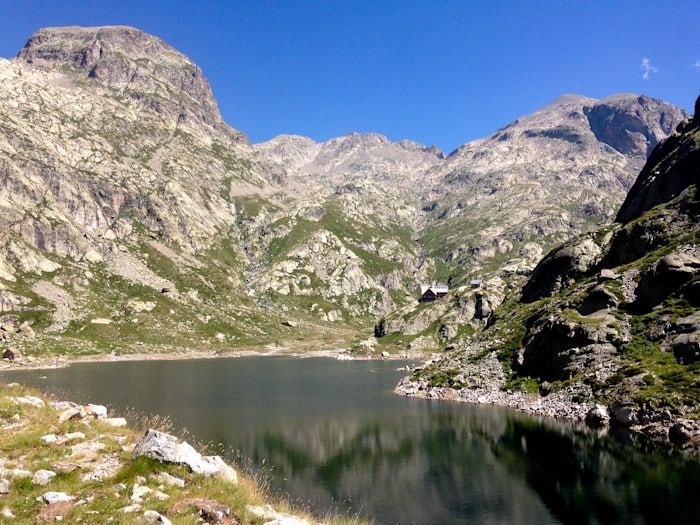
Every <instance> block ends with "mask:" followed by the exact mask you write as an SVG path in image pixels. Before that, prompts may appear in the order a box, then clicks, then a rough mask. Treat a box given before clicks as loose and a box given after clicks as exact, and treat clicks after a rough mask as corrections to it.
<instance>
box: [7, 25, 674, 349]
mask: <svg viewBox="0 0 700 525" xmlns="http://www.w3.org/2000/svg"><path fill="white" fill-rule="evenodd" d="M0 114H2V115H3V118H2V119H0V182H1V184H0V246H2V249H1V250H0V308H1V309H2V312H3V313H4V319H5V324H4V325H3V326H5V328H6V330H5V332H4V334H10V333H11V332H15V331H16V330H17V328H18V327H19V325H20V324H22V323H24V325H23V326H25V327H27V328H28V329H29V330H31V331H32V332H31V333H33V334H35V336H36V337H37V338H38V340H39V342H37V341H35V343H34V345H33V347H34V351H39V352H41V351H45V350H48V349H50V348H52V346H53V345H54V344H55V340H54V339H50V338H53V337H55V335H54V334H56V336H60V337H61V341H62V344H64V345H65V346H66V347H68V348H71V349H72V351H74V352H82V351H88V350H89V351H95V350H97V351H105V350H110V351H130V350H133V349H134V348H135V346H134V345H135V343H139V344H141V343H143V344H144V345H145V347H147V348H149V349H151V348H160V349H163V350H168V351H170V350H172V349H174V348H186V347H197V348H202V347H209V346H211V345H214V347H215V348H216V349H226V348H230V347H231V346H247V345H250V346H256V347H259V346H260V345H262V344H266V343H275V344H279V343H286V342H290V341H291V342H294V341H309V340H313V341H315V342H317V343H318V342H319V341H320V342H321V343H322V344H324V345H332V346H333V347H338V346H343V345H345V344H347V343H348V341H349V340H350V339H352V338H353V337H356V336H357V335H358V334H363V333H364V334H366V335H369V334H370V333H371V332H372V325H373V324H374V323H375V322H376V321H377V320H378V319H380V318H383V319H384V321H383V323H382V324H381V326H382V328H381V329H380V330H375V333H377V334H379V335H382V336H387V335H388V336H391V337H381V338H379V339H374V338H373V339H372V340H371V342H372V344H374V343H377V342H378V343H379V344H383V345H384V347H385V348H387V349H389V350H401V351H406V350H407V349H409V347H410V349H415V350H416V351H425V350H436V349H439V348H441V347H444V346H445V345H447V344H456V341H460V340H462V339H463V338H465V337H468V336H469V335H471V333H472V332H474V331H478V330H480V329H481V328H482V327H483V325H484V324H485V323H486V322H487V321H488V320H489V319H490V318H491V316H492V313H493V311H494V309H495V308H496V306H497V305H498V304H499V303H500V302H501V301H502V300H503V298H504V297H505V292H506V291H507V289H509V288H514V287H518V286H519V284H520V283H521V282H522V281H523V280H524V279H525V275H526V274H527V273H528V272H529V271H530V270H531V269H532V268H533V267H534V265H535V263H536V261H537V260H538V259H539V257H540V256H541V254H542V253H544V252H545V251H546V250H548V249H549V248H550V247H551V246H553V245H554V244H555V243H556V242H560V241H561V240H563V239H568V238H570V237H571V236H573V235H574V234H575V233H577V232H579V231H581V230H585V229H587V228H590V227H591V226H592V225H596V224H599V223H602V222H605V221H606V220H608V219H609V218H611V217H612V216H613V214H614V210H615V209H616V208H617V206H618V205H619V203H620V202H621V201H622V200H623V198H624V193H625V191H626V190H627V189H628V188H629V186H630V185H631V183H632V180H633V174H634V173H635V172H636V170H637V169H638V167H639V166H638V165H641V162H642V160H641V159H642V157H643V156H644V152H646V151H647V150H649V149H651V148H652V147H653V145H654V144H655V143H656V142H657V141H658V140H659V139H660V138H661V137H662V135H663V134H664V133H665V132H666V131H667V130H670V129H671V128H672V127H673V124H675V123H677V122H679V121H680V120H681V119H682V118H683V117H684V115H683V113H682V111H681V110H679V109H677V108H674V107H673V106H670V105H669V104H665V103H663V102H660V101H657V100H653V99H649V98H647V97H639V96H637V95H620V96H616V97H611V98H609V99H605V100H603V101H596V100H593V99H587V98H584V97H575V96H567V97H563V98H562V99H559V100H557V101H555V102H554V103H553V104H551V105H550V106H548V107H547V108H544V109H543V110H541V111H539V112H537V113H535V114H533V115H528V116H525V117H523V118H521V119H519V120H518V121H516V122H514V123H512V124H511V125H509V126H506V127H505V128H503V129H502V130H499V131H498V132H496V133H495V134H494V135H492V136H491V137H489V138H486V139H483V140H480V141H475V142H472V143H469V144H466V145H464V146H463V147H461V148H459V149H458V150H457V151H455V152H454V153H452V154H451V155H450V156H448V157H445V156H444V155H443V154H442V152H440V151H439V150H437V149H435V148H426V147H424V146H422V145H420V144H416V143H412V142H410V141H402V142H398V143H391V142H390V141H389V140H387V139H386V138H385V137H383V136H381V135H377V134H357V133H352V134H349V135H346V136H344V137H338V138H335V139H332V140H329V141H327V142H324V143H316V142H314V141H312V140H311V139H307V138H304V137H296V136H280V137H277V138H275V139H273V140H271V141H269V142H267V143H264V144H258V145H250V144H248V142H247V141H246V139H245V136H244V135H243V133H241V132H239V131H237V130H235V129H233V128H231V127H230V126H228V125H227V124H226V123H224V122H223V121H222V119H221V116H220V115H219V113H218V110H217V107H216V102H215V99H214V97H213V95H212V93H211V89H210V87H209V84H208V82H207V81H206V79H205V78H204V76H203V74H202V72H201V70H200V69H199V68H198V67H197V66H196V65H195V64H193V63H192V62H191V61H190V60H189V59H188V58H187V57H185V56H184V55H182V54H181V53H179V52H178V51H176V50H174V49H173V48H171V47H170V46H168V45H167V44H166V43H165V42H163V41H162V40H160V39H158V38H156V37H153V36H151V35H147V34H144V33H142V32H140V31H138V30H136V29H133V28H128V27H105V28H75V27H73V28H49V29H43V30H40V31H38V32H37V33H36V34H35V35H33V36H32V37H31V38H30V39H29V41H28V42H27V45H26V46H25V48H24V49H23V50H22V51H20V53H19V55H18V56H17V58H15V59H13V60H0ZM475 275H479V276H480V277H483V278H484V281H485V286H484V287H483V288H482V289H480V290H477V291H474V290H472V289H471V288H469V287H468V286H467V283H468V281H469V279H470V278H471V277H473V276H475ZM434 280H444V281H448V280H449V281H450V284H452V288H453V291H452V292H451V294H450V295H449V296H448V298H447V300H446V301H444V302H442V303H439V304H437V303H436V304H435V305H432V307H431V306H426V305H418V303H417V302H416V300H415V299H416V297H417V290H418V288H419V285H420V284H421V283H423V282H432V281H434ZM392 312H394V313H392ZM25 331H26V330H25ZM44 335H46V336H47V337H49V339H46V340H44V339H42V337H44ZM4 337H5V338H9V339H12V338H13V337H15V336H12V337H10V336H9V335H4ZM17 337H19V336H17ZM390 341H393V343H391V344H388V342H390ZM39 343H41V344H39ZM44 343H46V344H45V345H44ZM13 344H14V343H13ZM370 346H371V344H370ZM27 347H28V344H27Z"/></svg>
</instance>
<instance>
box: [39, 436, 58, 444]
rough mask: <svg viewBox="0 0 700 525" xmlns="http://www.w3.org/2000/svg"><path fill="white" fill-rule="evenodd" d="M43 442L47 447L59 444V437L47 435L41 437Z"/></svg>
mask: <svg viewBox="0 0 700 525" xmlns="http://www.w3.org/2000/svg"><path fill="white" fill-rule="evenodd" d="M41 442H42V443H46V444H47V445H50V444H53V443H57V442H58V436H56V434H47V435H45V436H41Z"/></svg>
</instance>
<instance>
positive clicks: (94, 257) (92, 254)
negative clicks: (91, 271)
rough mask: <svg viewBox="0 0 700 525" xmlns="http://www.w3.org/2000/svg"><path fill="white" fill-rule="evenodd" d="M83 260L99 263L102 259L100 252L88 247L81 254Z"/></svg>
mask: <svg viewBox="0 0 700 525" xmlns="http://www.w3.org/2000/svg"><path fill="white" fill-rule="evenodd" d="M83 257H84V258H85V260H86V261H87V262H90V263H93V264H96V263H101V262H102V261H103V259H102V255H100V252H98V251H97V250H94V249H89V250H88V251H86V252H85V255H83Z"/></svg>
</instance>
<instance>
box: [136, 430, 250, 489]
mask: <svg viewBox="0 0 700 525" xmlns="http://www.w3.org/2000/svg"><path fill="white" fill-rule="evenodd" d="M133 455H134V457H137V456H146V457H149V458H153V459H155V460H157V461H161V462H164V463H176V464H179V465H187V466H188V467H189V468H190V470H192V472H195V473H197V474H204V475H205V476H217V475H221V476H223V477H225V478H231V477H233V474H231V472H230V471H228V470H227V469H225V468H224V466H225V467H228V465H226V464H225V463H224V462H223V460H221V458H219V457H218V456H215V459H214V458H207V457H202V455H201V454H200V453H199V452H197V451H196V450H195V449H194V448H193V447H192V446H191V445H190V444H189V443H187V442H186V441H182V442H178V440H177V438H176V437H175V436H172V435H170V434H166V433H165V432H159V431H157V430H153V429H149V430H147V431H146V433H145V434H144V436H143V438H141V441H139V442H138V443H137V444H136V447H134V452H133ZM231 470H232V469H231ZM235 479H237V475H236V478H235Z"/></svg>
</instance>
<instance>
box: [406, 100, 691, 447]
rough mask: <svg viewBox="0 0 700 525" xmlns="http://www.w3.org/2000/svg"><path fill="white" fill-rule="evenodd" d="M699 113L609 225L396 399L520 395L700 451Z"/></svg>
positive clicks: (555, 256)
mask: <svg viewBox="0 0 700 525" xmlns="http://www.w3.org/2000/svg"><path fill="white" fill-rule="evenodd" d="M695 111H696V113H695V114H696V116H695V117H693V118H690V119H687V120H686V121H684V122H683V123H681V124H680V125H679V126H678V128H677V130H676V132H675V133H674V134H672V135H671V136H670V137H669V138H667V139H666V140H664V141H663V142H662V143H660V144H659V145H658V146H657V147H656V148H655V149H654V150H653V151H652V152H651V155H650V156H649V159H648V160H647V162H646V164H645V166H644V168H643V169H642V171H641V172H640V174H639V177H638V178H637V180H636V182H635V183H634V185H633V186H632V188H631V189H630V191H629V193H628V194H627V197H626V199H625V200H624V202H623V204H622V206H621V208H620V209H619V211H618V213H617V216H616V220H615V222H614V223H612V224H611V225H609V226H605V227H603V228H600V229H597V230H594V231H591V232H589V233H586V234H584V235H581V236H578V237H576V238H574V239H572V240H570V241H568V242H567V243H565V244H563V245H561V246H559V247H558V248H555V249H554V250H552V251H550V252H549V253H548V254H547V255H546V256H545V257H544V258H543V259H542V260H541V261H540V262H539V263H538V265H537V266H536V267H535V269H534V270H533V272H532V274H531V275H530V277H529V278H528V280H527V282H526V283H525V285H524V286H523V288H522V293H520V294H517V295H516V294H513V295H511V296H509V297H507V298H506V300H505V302H504V303H503V304H502V305H501V306H500V307H499V308H498V309H497V310H496V312H495V314H494V316H493V318H492V322H491V323H490V325H489V326H488V327H487V328H486V329H484V330H483V331H482V332H480V333H479V334H478V335H477V336H475V337H474V339H473V340H472V341H471V342H470V343H469V344H467V345H465V346H462V347H460V348H457V349H455V350H454V351H452V352H451V353H448V354H446V355H444V356H443V358H442V359H440V360H436V361H435V362H433V363H431V364H429V365H428V366H426V367H425V368H423V369H421V370H419V371H417V372H416V373H415V374H414V375H413V376H412V377H411V378H407V379H406V380H404V382H403V383H402V385H401V386H400V388H399V390H401V391H403V392H404V393H412V394H419V395H430V394H429V392H432V393H433V394H432V395H444V391H443V390H441V389H444V388H448V389H450V391H451V392H452V393H451V394H450V395H452V396H455V397H458V398H459V397H462V398H468V399H470V400H472V401H476V402H488V401H489V399H492V398H489V393H493V392H499V394H498V395H500V396H501V398H502V399H501V401H502V402H503V403H505V404H512V403H511V401H512V399H513V398H514V397H517V398H518V399H520V398H521V397H520V396H521V394H512V395H511V396H510V400H507V399H506V398H507V397H508V395H507V394H506V393H505V392H504V391H505V390H510V391H514V392H515V391H525V392H530V393H531V394H532V397H531V401H532V405H528V407H529V408H528V409H530V410H532V411H537V408H536V406H539V407H542V406H547V405H550V407H549V408H550V409H551V411H552V413H553V414H555V415H561V414H558V413H557V410H559V408H561V406H562V405H563V406H568V407H571V406H575V407H577V408H576V409H574V410H573V411H572V412H571V413H570V414H569V416H570V417H586V419H587V421H588V422H589V423H591V424H592V425H595V426H599V425H603V426H604V425H607V424H610V425H612V426H617V427H624V428H632V429H635V430H640V431H643V432H646V433H651V434H655V435H659V436H664V437H668V438H669V439H671V441H674V442H676V443H679V444H685V443H688V442H691V443H693V444H695V445H698V444H700V412H698V407H700V368H699V367H700V322H699V321H700V311H699V309H700V294H699V293H698V291H699V290H700V248H699V246H700V227H699V223H698V216H699V215H700V201H699V200H698V182H699V181H700V117H698V116H697V115H698V114H699V111H700V98H699V99H698V102H697V103H696V107H695ZM433 387H437V390H435V389H434V388H433ZM455 391H456V392H457V393H455ZM470 391H471V392H470ZM460 392H461V393H460ZM475 392H478V395H474V393H475ZM479 396H482V397H483V399H482V400H481V401H479ZM557 403H559V405H558V406H557ZM535 405H536V406H535ZM545 412H546V411H545Z"/></svg>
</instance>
